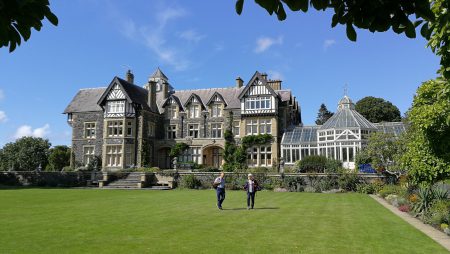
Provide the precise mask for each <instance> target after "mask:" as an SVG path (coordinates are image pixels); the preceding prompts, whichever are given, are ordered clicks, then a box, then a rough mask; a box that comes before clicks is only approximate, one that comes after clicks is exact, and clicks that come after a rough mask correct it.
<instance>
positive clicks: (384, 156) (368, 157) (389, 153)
mask: <svg viewBox="0 0 450 254" xmlns="http://www.w3.org/2000/svg"><path fill="white" fill-rule="evenodd" d="M401 144H402V142H400V141H399V139H397V138H396V137H395V136H394V135H393V134H389V133H383V132H374V133H372V134H370V136H369V139H368V141H367V147H365V148H364V149H363V150H362V151H360V155H357V158H356V161H357V163H361V162H364V163H370V164H372V167H373V168H375V169H377V170H379V171H383V170H399V169H401V167H400V166H399V163H400V161H399V160H398V159H397V158H398V153H399V152H401V151H403V149H401ZM364 163H362V164H364Z"/></svg>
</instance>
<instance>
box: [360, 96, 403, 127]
mask: <svg viewBox="0 0 450 254" xmlns="http://www.w3.org/2000/svg"><path fill="white" fill-rule="evenodd" d="M355 109H356V111H358V112H359V113H360V114H361V115H363V116H364V117H365V118H366V119H367V120H369V121H371V122H372V123H379V122H398V121H400V120H401V116H400V110H399V109H398V108H397V107H396V106H395V105H393V104H392V103H391V102H389V101H386V100H384V99H382V98H376V97H372V96H367V97H364V98H362V99H361V100H359V101H358V102H356V105H355Z"/></svg>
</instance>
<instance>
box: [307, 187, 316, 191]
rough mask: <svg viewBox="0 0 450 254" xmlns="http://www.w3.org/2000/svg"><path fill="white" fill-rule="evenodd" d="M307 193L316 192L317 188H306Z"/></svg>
mask: <svg viewBox="0 0 450 254" xmlns="http://www.w3.org/2000/svg"><path fill="white" fill-rule="evenodd" d="M305 192H316V188H314V187H312V186H306V188H305Z"/></svg>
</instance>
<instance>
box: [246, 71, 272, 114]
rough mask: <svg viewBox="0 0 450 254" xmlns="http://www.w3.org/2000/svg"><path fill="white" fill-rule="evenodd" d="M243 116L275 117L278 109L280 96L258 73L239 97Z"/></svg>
mask: <svg viewBox="0 0 450 254" xmlns="http://www.w3.org/2000/svg"><path fill="white" fill-rule="evenodd" d="M238 98H239V99H240V101H241V115H243V116H245V115H273V114H276V113H277V109H278V94H277V93H276V92H275V91H274V90H273V89H272V87H270V86H269V85H268V84H267V80H266V79H265V78H264V77H263V76H262V75H261V74H260V73H259V72H256V73H255V75H253V78H252V79H251V80H250V82H249V83H248V84H247V86H246V87H245V88H244V90H243V91H242V92H241V94H240V95H239V97H238Z"/></svg>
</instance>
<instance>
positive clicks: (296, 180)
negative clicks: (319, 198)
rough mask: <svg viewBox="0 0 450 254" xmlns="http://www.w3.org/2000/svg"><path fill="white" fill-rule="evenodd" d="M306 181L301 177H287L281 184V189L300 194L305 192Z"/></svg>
mask: <svg viewBox="0 0 450 254" xmlns="http://www.w3.org/2000/svg"><path fill="white" fill-rule="evenodd" d="M305 185H306V184H305V181H304V180H303V178H301V177H293V176H291V177H285V178H284V179H283V182H282V183H281V187H284V188H286V189H288V190H289V191H292V192H300V191H303V190H304V186H305Z"/></svg>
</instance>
